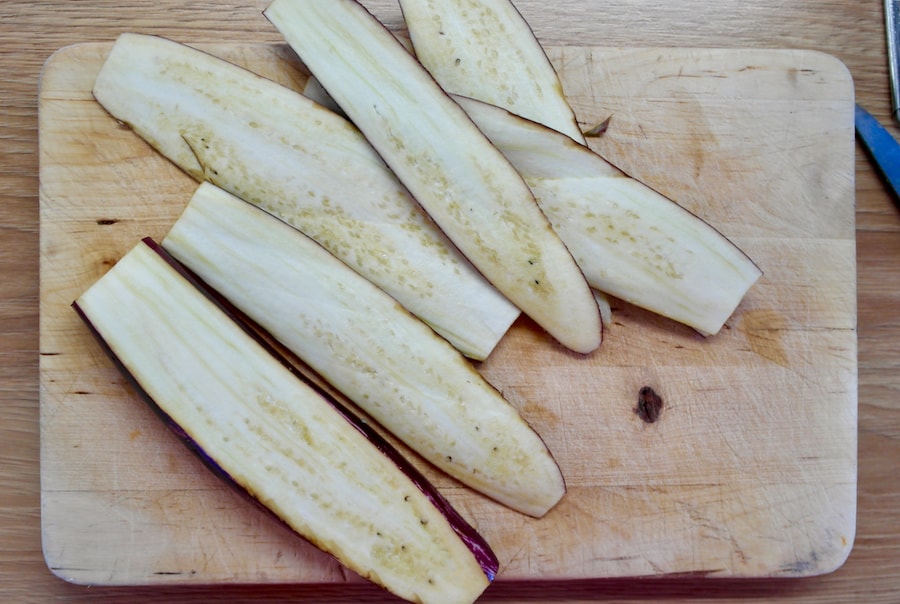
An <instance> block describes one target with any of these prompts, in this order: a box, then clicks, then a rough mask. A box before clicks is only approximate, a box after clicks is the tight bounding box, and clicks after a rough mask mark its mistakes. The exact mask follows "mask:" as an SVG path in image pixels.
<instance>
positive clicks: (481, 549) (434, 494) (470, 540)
mask: <svg viewBox="0 0 900 604" xmlns="http://www.w3.org/2000/svg"><path fill="white" fill-rule="evenodd" d="M141 241H142V243H144V244H145V245H146V246H147V247H149V248H150V249H152V250H153V251H154V252H156V253H157V254H158V255H159V256H160V257H161V258H162V259H163V260H165V261H166V262H167V263H168V264H169V265H170V266H171V267H172V268H174V269H175V270H176V271H177V272H178V273H179V274H180V275H181V276H182V277H184V278H185V279H186V280H187V281H188V282H190V283H191V285H193V286H194V287H195V288H196V289H197V290H198V291H199V292H200V293H201V294H203V295H204V296H206V298H208V299H209V300H210V301H212V302H213V303H214V304H215V305H216V306H217V307H219V308H220V309H221V310H222V311H223V312H224V313H225V314H226V315H227V316H228V317H229V318H230V319H231V320H232V321H234V322H235V324H237V325H238V326H239V327H240V328H241V329H243V330H244V331H245V332H246V333H247V334H248V335H250V336H251V337H252V338H253V339H254V340H256V341H257V342H258V343H259V344H260V345H261V346H262V347H263V348H264V349H265V350H266V351H267V352H268V353H269V354H271V355H272V356H273V357H274V358H275V359H276V360H278V361H279V362H280V363H281V364H282V365H284V367H285V368H287V369H288V370H289V371H290V372H291V373H292V374H293V375H294V376H295V377H296V378H297V379H299V380H301V381H303V382H304V383H305V384H307V385H309V386H310V387H311V388H313V389H314V390H316V392H318V393H319V394H320V395H321V396H322V397H324V398H325V400H327V401H328V402H329V404H331V405H332V406H333V407H334V409H335V410H336V411H338V413H340V414H341V415H342V416H343V417H344V418H345V419H346V420H347V421H348V422H350V424H351V425H352V426H353V427H355V428H356V429H357V430H358V431H359V432H360V433H362V434H363V435H364V436H365V437H366V438H367V439H368V440H369V441H370V442H371V443H372V444H373V445H374V446H375V447H376V448H377V449H378V450H379V451H380V452H381V453H382V454H383V455H385V456H386V457H387V458H388V459H390V460H391V462H392V463H394V465H396V466H397V467H398V468H399V469H400V470H401V471H402V472H403V473H404V474H406V476H407V477H408V478H409V479H410V480H411V481H412V482H413V484H415V485H416V487H417V488H418V489H419V490H420V491H422V493H424V494H425V496H426V497H427V498H428V499H429V500H430V501H431V502H432V504H433V505H434V506H435V507H436V508H437V509H438V510H439V511H440V512H441V514H443V516H444V517H445V518H447V520H448V521H449V523H450V526H451V527H452V528H453V530H454V531H455V532H456V534H457V535H458V536H459V538H460V540H461V541H462V542H463V543H465V544H466V546H467V547H468V548H469V551H471V552H472V555H473V556H474V557H475V559H476V560H477V562H478V564H479V565H480V566H481V569H482V571H483V572H484V574H485V576H486V577H487V578H488V580H489V581H493V580H494V579H495V578H496V576H497V573H498V571H499V566H500V564H499V560H498V559H497V556H496V554H495V553H494V551H493V550H492V549H491V546H490V545H489V544H488V543H487V541H486V540H485V539H484V538H483V537H482V536H481V535H480V534H479V533H478V531H477V530H475V528H474V527H473V526H472V525H471V524H469V523H468V522H467V521H466V520H465V519H464V518H463V517H462V516H461V515H460V514H459V512H458V511H456V509H455V508H454V507H453V506H452V505H451V504H450V502H449V501H448V500H447V499H446V498H445V497H444V496H443V495H441V493H440V492H439V491H438V490H437V488H436V487H435V486H434V485H433V484H431V482H430V481H429V480H428V479H427V478H426V477H425V476H424V475H423V474H422V473H421V472H420V471H419V470H417V469H416V467H415V466H413V465H412V464H411V463H410V462H409V460H407V459H406V458H405V457H403V456H402V455H401V454H400V453H399V452H398V451H397V449H396V448H394V447H393V446H392V445H391V444H390V443H389V442H388V441H387V440H386V439H385V438H384V437H383V436H381V434H379V433H378V432H377V431H376V430H375V429H374V428H372V427H371V426H370V425H369V424H368V423H366V422H365V421H363V420H362V419H360V418H359V417H357V416H356V415H355V414H354V413H352V412H351V411H350V410H349V409H348V408H347V407H346V406H345V405H343V404H341V403H340V402H339V401H338V400H337V399H335V398H334V397H333V396H332V395H331V394H330V393H328V392H327V391H326V390H324V389H323V388H321V387H320V386H319V385H318V384H316V383H315V382H313V381H312V380H310V379H309V378H308V377H307V376H305V375H304V374H303V373H301V372H300V371H299V370H298V369H297V368H296V367H295V366H294V365H293V364H291V363H290V361H288V360H287V358H285V356H284V355H282V354H280V353H279V352H278V351H277V350H275V348H274V347H273V346H272V345H271V344H269V343H268V342H266V341H265V339H264V338H262V337H261V336H260V334H259V333H258V332H257V331H255V330H254V329H252V328H251V326H250V325H249V323H248V321H247V320H246V319H245V318H243V317H242V316H241V314H240V313H237V312H235V311H234V309H232V308H230V307H229V305H228V304H227V303H226V302H223V299H222V297H221V296H220V295H218V294H217V292H215V291H214V290H212V289H211V288H210V287H209V286H207V285H206V284H204V283H203V282H202V281H201V280H200V279H199V278H198V277H197V276H196V275H194V274H193V273H191V272H190V271H189V270H188V269H187V268H186V267H184V266H183V265H182V264H181V263H180V262H178V260H176V259H175V258H174V257H172V256H171V255H170V254H169V253H168V252H166V251H165V249H163V247H162V246H161V245H159V244H158V243H157V242H156V241H155V240H153V239H152V238H150V237H145V238H143V239H142V240H141ZM72 308H73V309H74V310H75V312H76V313H77V314H78V316H79V317H80V318H81V320H82V321H83V322H84V323H85V325H87V327H88V329H89V330H90V332H91V333H92V334H93V335H94V337H95V339H96V340H97V342H98V343H99V345H100V347H101V348H102V349H103V350H104V352H105V353H106V354H107V356H109V358H110V359H111V360H112V362H113V364H114V365H115V366H116V367H117V368H118V369H119V371H120V372H121V373H122V375H123V376H124V377H125V379H126V381H127V382H128V383H129V384H130V385H131V386H132V387H133V388H134V390H135V391H136V393H137V394H138V395H139V396H140V397H141V398H142V399H143V400H144V401H145V402H146V403H147V404H148V405H149V407H150V408H151V409H152V410H153V411H154V413H156V415H157V416H158V417H160V419H161V420H162V421H163V423H164V424H165V425H166V426H167V427H168V429H169V430H170V431H171V432H172V433H173V434H174V435H175V436H176V437H177V438H178V440H179V441H180V442H181V443H182V444H184V445H185V446H186V447H187V448H188V449H189V450H190V451H192V452H193V453H194V454H195V455H196V456H197V457H198V458H199V459H200V461H201V462H202V463H203V464H204V465H205V466H206V467H207V468H208V469H209V470H210V471H212V472H213V474H215V475H216V476H218V477H219V479H221V480H222V481H223V482H224V483H225V484H227V485H228V486H229V487H230V488H231V489H233V490H234V491H236V492H237V493H239V494H241V495H242V496H243V497H245V498H246V499H248V500H249V501H251V502H252V503H253V504H254V505H256V506H258V507H259V508H260V509H262V510H264V511H265V512H266V514H267V515H269V516H270V517H272V518H274V519H275V520H277V521H278V522H279V523H281V524H283V525H284V526H287V525H286V523H284V522H283V521H282V519H281V518H279V517H278V516H277V515H276V514H275V513H273V512H272V511H271V510H270V509H269V508H267V507H266V506H265V505H263V504H262V503H261V502H259V501H258V500H257V499H256V498H255V497H254V496H253V494H252V493H250V492H248V491H247V490H246V489H245V488H244V487H243V486H241V485H240V484H238V483H237V482H236V481H235V480H234V479H233V478H232V477H231V476H230V475H229V474H228V472H226V471H225V470H224V469H222V467H221V466H220V465H219V464H218V463H217V462H216V460H215V459H213V458H212V457H210V456H209V455H207V453H206V451H204V450H203V448H202V447H201V446H200V445H199V444H198V443H197V442H196V441H195V440H194V439H193V438H192V437H191V436H190V434H188V433H187V432H186V431H185V430H184V429H182V427H181V426H180V425H179V424H178V423H177V422H176V421H175V420H173V419H172V418H171V417H170V416H169V415H168V414H167V413H166V412H165V411H163V410H162V409H161V408H160V407H159V406H158V405H157V404H156V402H155V401H154V400H153V398H152V397H151V396H150V395H149V393H148V392H147V391H146V390H145V389H144V388H143V386H141V384H140V382H139V381H138V380H137V378H135V376H134V375H133V374H132V373H131V372H130V371H129V370H128V369H127V368H126V367H125V365H124V364H123V363H122V362H121V360H120V359H119V358H118V356H117V355H116V353H115V351H114V350H113V349H112V347H111V346H109V344H108V343H107V342H106V340H105V339H104V338H103V337H102V336H101V335H100V333H99V332H98V331H97V329H96V328H95V327H94V325H93V323H92V322H91V320H90V318H89V317H88V316H87V315H86V314H85V313H84V311H83V310H82V309H81V308H80V307H79V306H78V303H77V301H76V302H73V303H72ZM292 532H293V531H292ZM313 545H315V544H313Z"/></svg>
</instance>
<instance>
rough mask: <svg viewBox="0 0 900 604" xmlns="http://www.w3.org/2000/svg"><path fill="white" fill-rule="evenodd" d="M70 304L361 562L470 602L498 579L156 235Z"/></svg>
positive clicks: (417, 595) (424, 595) (173, 412)
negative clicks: (201, 287) (202, 287)
mask: <svg viewBox="0 0 900 604" xmlns="http://www.w3.org/2000/svg"><path fill="white" fill-rule="evenodd" d="M73 306H74V308H75V310H76V311H77V312H78V314H79V315H80V316H81V317H82V318H83V319H84V320H85V322H86V323H87V324H88V326H89V327H90V328H91V330H92V331H93V333H94V334H95V335H96V336H97V338H98V340H99V341H100V342H101V344H102V346H103V347H104V348H105V349H106V351H107V352H108V353H109V354H110V356H111V357H112V358H113V359H114V361H115V363H116V364H117V365H118V366H119V367H120V368H121V369H122V371H123V372H124V373H125V375H126V376H128V378H129V379H130V380H131V381H132V382H133V383H134V384H135V385H136V387H137V389H138V391H139V392H140V393H141V395H142V396H143V397H144V398H145V399H146V400H147V401H148V402H150V403H151V405H152V406H153V407H154V408H155V409H156V410H157V412H158V413H160V414H161V416H162V417H163V418H164V419H165V420H166V421H167V423H168V424H169V425H170V427H171V428H172V429H173V430H174V431H175V433H176V434H177V435H178V436H179V437H180V438H181V439H182V440H183V441H185V444H187V445H188V446H189V447H190V448H192V449H193V450H194V451H195V452H197V453H198V454H200V455H201V457H203V458H204V461H205V462H206V463H207V464H208V465H210V466H211V467H213V468H214V469H217V470H218V474H219V475H220V476H222V477H223V478H225V479H226V480H228V481H229V482H230V483H231V484H233V485H236V486H238V487H239V488H240V489H241V490H242V491H244V492H246V493H249V494H252V496H253V497H254V498H255V499H256V500H257V501H259V502H260V503H261V504H262V505H264V506H265V507H266V508H267V509H268V510H270V511H271V512H272V513H273V514H274V515H275V516H276V517H277V518H279V519H280V520H281V521H282V522H284V523H285V524H286V525H288V526H289V527H291V528H292V529H293V530H294V531H296V532H297V533H298V534H299V535H300V536H302V537H304V538H305V539H307V540H309V541H310V542H312V543H314V544H315V545H317V546H318V547H320V548H321V549H323V551H326V552H327V553H329V554H331V555H332V556H334V557H335V558H336V559H337V560H339V561H340V562H341V563H342V564H345V565H346V566H347V567H348V568H350V569H352V570H353V571H354V572H356V573H358V574H359V575H361V576H363V577H368V578H369V579H371V580H372V581H374V582H376V583H378V584H379V585H381V586H382V587H384V588H385V589H387V590H388V591H390V592H392V593H394V594H396V595H398V596H400V597H402V598H406V599H409V600H412V601H421V602H448V603H449V602H458V603H460V604H465V603H469V602H473V601H474V600H475V599H477V598H478V597H479V595H480V594H481V593H482V592H483V591H484V589H485V588H486V587H487V586H488V585H489V583H490V581H491V580H492V579H493V578H494V577H495V576H496V574H497V571H498V564H497V559H496V556H494V555H493V553H492V551H491V548H490V546H489V545H488V544H487V543H486V542H485V541H484V539H483V538H481V537H480V536H479V535H478V533H477V532H476V531H475V529H474V528H473V527H472V526H471V525H469V524H468V523H466V522H465V521H464V520H463V519H462V517H461V516H460V515H459V514H458V512H456V511H455V510H453V509H452V507H451V506H450V504H449V503H448V502H447V501H446V500H445V499H444V498H443V497H442V496H441V495H440V493H439V492H438V491H437V490H436V489H435V488H434V487H433V486H431V485H430V484H429V483H428V481H427V480H426V479H425V478H424V477H423V476H422V475H421V474H419V473H418V472H416V471H415V470H414V469H413V468H412V467H411V466H410V464H409V463H408V462H406V461H405V460H403V458H402V457H401V456H400V455H399V454H398V453H396V451H394V450H393V449H391V448H390V447H389V446H388V445H387V443H385V442H384V441H383V440H381V439H378V438H377V436H376V435H375V434H374V432H373V431H372V430H371V429H370V428H368V427H366V426H365V424H363V423H362V422H360V421H359V420H356V419H355V418H353V416H352V415H350V414H349V413H348V412H347V410H346V409H344V408H342V407H340V405H339V404H337V403H336V401H334V400H333V399H329V398H327V397H326V396H325V395H324V394H323V393H322V392H320V391H317V390H316V389H315V388H313V387H312V386H311V385H310V384H308V383H306V382H305V381H303V380H301V379H299V378H298V376H297V374H296V373H295V372H294V371H292V370H291V369H290V368H289V365H287V363H286V361H285V360H284V359H283V358H280V357H278V356H276V355H275V353H274V352H273V351H272V350H271V349H270V348H269V347H267V346H266V345H265V344H264V343H263V342H261V341H260V340H259V339H258V338H256V337H254V336H253V335H252V330H250V329H249V328H247V327H246V326H243V325H241V324H240V323H239V322H238V319H237V317H235V316H230V315H229V314H227V313H226V312H225V311H224V310H223V309H222V307H221V306H220V305H219V304H217V303H216V302H214V300H213V297H212V295H211V294H208V293H204V292H201V291H200V290H199V289H198V285H197V283H195V282H192V281H191V279H190V278H189V277H188V276H187V273H186V271H184V269H182V268H180V267H179V265H178V264H177V262H176V261H175V260H174V259H172V258H170V257H168V255H167V254H166V253H165V252H164V251H163V250H162V249H161V248H160V247H159V246H158V245H156V244H155V243H153V242H152V241H150V240H144V241H143V242H142V243H140V244H138V245H137V246H136V247H135V248H133V249H132V250H131V251H130V252H129V253H128V254H126V255H125V256H124V257H123V258H122V259H121V260H120V261H119V262H118V263H117V264H116V265H115V266H114V267H113V268H112V269H110V271H109V272H108V273H107V274H106V275H104V276H103V277H102V278H101V279H100V280H98V281H97V282H96V283H95V284H94V285H93V286H91V288H89V289H88V290H87V291H86V292H85V293H84V294H82V296H80V297H79V298H78V300H76V301H75V302H74V304H73Z"/></svg>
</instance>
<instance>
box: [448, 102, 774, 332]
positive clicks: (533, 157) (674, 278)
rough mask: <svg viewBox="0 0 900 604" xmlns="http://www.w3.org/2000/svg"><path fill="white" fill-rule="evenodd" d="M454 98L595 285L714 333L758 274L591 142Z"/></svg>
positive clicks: (748, 261) (704, 225)
mask: <svg viewBox="0 0 900 604" xmlns="http://www.w3.org/2000/svg"><path fill="white" fill-rule="evenodd" d="M457 102H459V103H460V105H461V106H462V107H463V108H464V109H465V110H466V112H467V113H468V115H469V116H470V117H471V118H472V119H473V120H474V121H475V123H476V124H478V127H479V128H481V130H482V131H483V132H484V133H485V134H486V135H487V136H488V138H490V139H491V141H492V142H493V143H494V144H495V145H497V147H498V148H499V149H500V150H501V151H502V152H503V153H504V155H506V157H507V158H508V159H509V160H510V161H511V162H512V164H513V165H514V166H515V167H516V169H517V170H519V173H520V174H522V176H523V178H524V179H525V181H526V182H527V183H528V185H529V186H530V187H531V190H532V191H533V192H534V194H535V197H536V198H537V200H538V204H539V205H540V207H541V209H542V210H543V212H544V214H546V216H547V218H548V219H549V220H550V222H551V223H552V224H553V228H554V229H555V230H556V232H557V234H558V235H559V236H560V238H561V239H562V240H563V241H564V242H565V244H566V246H567V247H568V248H569V251H571V252H572V255H573V256H574V257H575V260H576V261H577V262H578V265H579V266H580V267H581V270H582V271H583V272H584V275H585V277H586V278H587V280H588V283H590V285H591V286H592V287H594V288H596V289H597V290H600V291H602V292H606V293H608V294H610V295H613V296H616V297H617V298H620V299H622V300H625V301H627V302H630V303H632V304H634V305H636V306H640V307H642V308H645V309H647V310H650V311H652V312H655V313H657V314H659V315H662V316H665V317H668V318H670V319H673V320H675V321H678V322H680V323H683V324H685V325H688V326H690V327H692V328H694V329H696V330H697V331H698V332H700V333H701V334H703V335H712V334H715V333H718V332H719V331H720V330H721V328H722V326H723V325H724V324H725V321H727V320H728V318H729V317H730V316H731V315H732V314H733V313H734V311H735V309H736V308H737V306H738V305H739V304H740V302H741V300H742V299H743V298H744V296H745V295H746V293H747V292H748V291H749V289H750V288H751V287H752V286H753V284H754V283H755V282H756V281H757V280H758V279H759V278H760V277H761V275H762V272H761V271H760V270H759V268H758V267H757V266H756V265H755V264H754V263H753V261H752V260H751V259H750V258H749V257H748V256H747V255H746V254H745V253H744V252H743V251H741V250H740V249H739V248H738V247H737V246H735V245H734V244H733V243H732V242H731V241H730V240H728V239H727V238H726V237H725V236H724V235H722V234H721V233H720V232H719V231H717V230H716V229H715V228H713V227H712V226H711V225H709V224H708V223H706V222H704V221H703V220H702V219H701V218H699V217H698V216H696V215H695V214H692V213H691V212H688V211H687V210H685V209H684V208H682V207H681V206H679V205H678V204H676V203H675V202H674V201H672V200H670V199H668V198H667V197H665V196H663V195H662V194H660V193H658V192H656V191H655V190H653V189H651V188H650V187H648V186H646V185H644V184H643V183H641V182H639V181H637V180H635V179H633V178H630V177H629V176H627V175H626V174H624V173H623V172H621V171H620V170H619V169H618V168H616V167H615V166H613V165H612V164H610V163H609V162H607V161H606V160H605V159H603V158H602V157H601V156H599V155H597V154H596V153H594V152H593V151H591V150H590V149H588V148H587V147H584V146H582V145H579V144H577V143H575V142H574V141H572V140H570V139H569V138H568V137H566V136H563V135H561V134H560V133H558V132H555V131H553V130H551V129H550V128H546V127H544V126H542V125H540V124H537V123H535V122H532V121H530V120H526V119H524V118H522V117H521V116H516V115H513V114H512V113H510V112H508V111H506V110H504V109H502V108H499V107H495V106H493V105H489V104H486V103H482V102H480V101H476V100H473V99H467V98H459V97H458V98H457Z"/></svg>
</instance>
